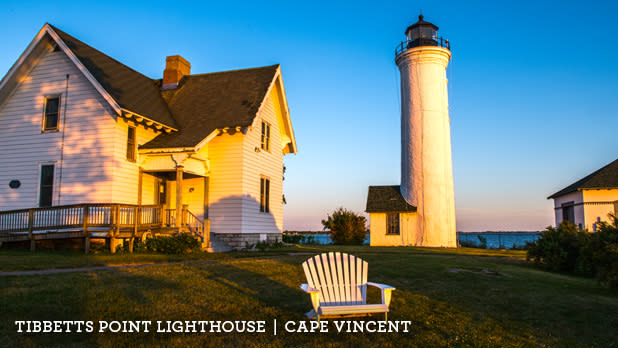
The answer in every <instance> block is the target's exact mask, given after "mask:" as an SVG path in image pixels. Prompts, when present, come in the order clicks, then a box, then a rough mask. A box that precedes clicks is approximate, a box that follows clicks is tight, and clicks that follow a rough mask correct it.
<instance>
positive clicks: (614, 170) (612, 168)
mask: <svg viewBox="0 0 618 348" xmlns="http://www.w3.org/2000/svg"><path fill="white" fill-rule="evenodd" d="M614 188H618V159H616V160H615V161H613V162H612V163H610V164H608V165H606V166H605V167H603V168H601V169H599V170H597V171H595V172H594V173H592V174H590V175H587V176H586V177H584V178H582V179H580V180H578V181H576V182H574V183H572V184H571V185H569V186H567V187H565V188H563V189H562V190H560V191H558V192H556V193H554V194H553V195H551V196H549V197H547V199H551V198H557V197H559V196H563V195H566V194H567V193H571V192H575V191H579V190H585V189H614Z"/></svg>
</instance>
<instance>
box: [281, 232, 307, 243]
mask: <svg viewBox="0 0 618 348" xmlns="http://www.w3.org/2000/svg"><path fill="white" fill-rule="evenodd" d="M281 240H282V241H283V242H284V243H291V244H300V243H301V241H302V240H303V236H301V235H300V234H284V235H283V236H282V237H281Z"/></svg>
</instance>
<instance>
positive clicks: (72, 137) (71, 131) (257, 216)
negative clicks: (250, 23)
mask: <svg viewBox="0 0 618 348" xmlns="http://www.w3.org/2000/svg"><path fill="white" fill-rule="evenodd" d="M166 62H167V64H166V67H165V71H164V72H163V78H162V79H158V78H155V79H151V78H149V77H146V76H144V75H142V74H140V73H139V72H137V71H135V70H133V69H131V68H129V67H127V66H125V65H124V64H122V63H120V62H118V61H116V60H114V59H112V58H110V57H109V56H107V55H105V54H104V53H102V52H100V51H98V50H96V49H94V48H92V47H90V46H88V45H86V44H85V43H83V42H81V41H79V40H78V39H76V38H74V37H72V36H70V35H69V34H67V33H65V32H63V31H61V30H59V29H58V28H56V27H54V26H51V25H49V24H46V25H45V26H44V27H43V28H42V29H41V30H40V32H39V33H38V34H37V35H36V37H35V38H34V40H33V41H32V42H31V43H30V45H29V46H28V47H27V49H26V51H25V52H24V53H23V54H22V55H21V56H20V57H19V59H18V60H17V62H16V63H15V64H14V65H13V66H12V67H11V69H10V70H9V72H8V73H7V74H6V76H5V77H4V78H3V79H2V80H1V81H0V162H1V163H2V165H3V169H2V171H0V213H3V212H1V211H7V210H15V209H29V208H35V207H48V206H52V207H55V206H65V205H70V204H83V203H119V204H133V205H140V206H142V205H158V206H160V207H162V210H161V211H160V214H164V212H167V214H168V215H170V211H171V212H172V213H173V212H174V211H176V212H180V211H181V209H183V208H184V209H183V211H185V210H186V211H188V212H190V213H191V215H192V216H195V217H197V219H198V220H202V221H204V222H206V223H209V224H210V231H211V232H212V233H213V234H214V235H215V236H218V237H219V239H221V240H223V241H225V242H227V243H228V244H229V245H230V246H232V247H240V246H245V243H255V242H257V241H274V240H280V239H281V232H282V228H283V167H284V166H283V157H284V155H285V154H288V153H296V142H295V139H294V131H293V129H292V124H291V121H290V115H289V112H288V107H287V101H286V95H285V89H284V87H283V80H282V78H281V69H280V67H279V65H274V66H267V67H260V68H254V69H245V70H234V71H224V72H217V73H209V74H198V75H191V73H190V69H191V65H190V64H189V62H187V61H186V60H185V59H184V58H182V57H180V56H170V57H167V61H166ZM2 216H4V220H3V221H4V224H5V225H4V231H5V232H6V231H9V230H10V226H9V225H7V224H8V222H7V221H10V214H8V213H7V214H3V215H2ZM0 220H2V219H1V218H0ZM179 220H180V219H176V223H177V224H180V222H179ZM2 223H3V222H2V221H0V232H2V229H3V227H2ZM7 226H9V227H7ZM110 233H111V232H110ZM0 234H1V233H0Z"/></svg>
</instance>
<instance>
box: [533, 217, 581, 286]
mask: <svg viewBox="0 0 618 348" xmlns="http://www.w3.org/2000/svg"><path fill="white" fill-rule="evenodd" d="M589 239H590V233H588V232H587V231H586V230H582V229H580V228H578V227H577V226H575V225H573V224H572V223H570V222H568V221H563V222H562V223H561V224H560V225H559V226H558V227H551V226H550V227H547V229H546V230H545V231H544V232H543V233H541V236H540V237H539V238H538V239H537V240H536V241H534V242H528V243H526V249H527V251H528V252H527V259H528V260H530V259H534V262H535V263H536V264H539V265H542V266H543V267H545V268H546V269H548V270H551V271H559V272H571V273H579V274H590V269H589V268H588V267H585V266H584V264H585V262H583V260H582V259H580V251H581V249H582V247H583V246H585V245H586V244H587V243H588V241H589Z"/></svg>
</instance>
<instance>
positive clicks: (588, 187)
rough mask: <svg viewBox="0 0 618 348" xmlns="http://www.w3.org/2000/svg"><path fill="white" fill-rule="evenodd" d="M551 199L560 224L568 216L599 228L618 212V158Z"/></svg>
mask: <svg viewBox="0 0 618 348" xmlns="http://www.w3.org/2000/svg"><path fill="white" fill-rule="evenodd" d="M547 199H553V200H554V211H555V214H556V226H557V225H559V224H560V223H561V222H562V221H564V220H567V221H570V222H571V223H573V224H575V225H577V226H579V227H580V228H585V229H587V230H588V231H590V232H596V230H597V223H598V222H600V221H608V214H618V159H616V160H615V161H613V162H612V163H610V164H608V165H606V166H605V167H603V168H601V169H599V170H597V171H595V172H594V173H592V174H590V175H587V176H586V177H584V178H582V179H580V180H578V181H576V182H574V183H572V184H571V185H569V186H567V187H565V188H563V189H562V190H560V191H558V192H556V193H554V194H553V195H551V196H549V197H547Z"/></svg>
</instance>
